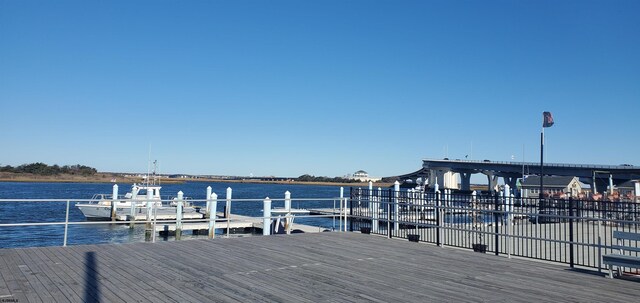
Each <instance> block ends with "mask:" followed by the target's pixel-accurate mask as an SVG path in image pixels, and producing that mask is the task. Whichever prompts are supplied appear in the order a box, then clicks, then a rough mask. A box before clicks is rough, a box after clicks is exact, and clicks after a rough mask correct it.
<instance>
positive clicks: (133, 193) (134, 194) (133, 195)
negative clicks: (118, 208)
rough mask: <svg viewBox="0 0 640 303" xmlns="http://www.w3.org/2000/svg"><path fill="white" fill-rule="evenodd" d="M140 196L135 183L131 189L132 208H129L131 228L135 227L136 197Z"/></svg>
mask: <svg viewBox="0 0 640 303" xmlns="http://www.w3.org/2000/svg"><path fill="white" fill-rule="evenodd" d="M137 197H138V190H137V189H136V188H135V184H134V188H132V189H131V208H130V209H129V210H130V212H129V215H130V218H129V220H131V222H129V228H130V229H133V228H134V227H135V221H136V202H135V201H136V198H137Z"/></svg>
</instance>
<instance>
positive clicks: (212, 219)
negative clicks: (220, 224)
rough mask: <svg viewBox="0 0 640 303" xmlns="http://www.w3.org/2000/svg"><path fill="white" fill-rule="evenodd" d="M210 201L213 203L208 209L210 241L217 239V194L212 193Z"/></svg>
mask: <svg viewBox="0 0 640 303" xmlns="http://www.w3.org/2000/svg"><path fill="white" fill-rule="evenodd" d="M208 199H210V201H211V203H209V206H208V207H207V213H209V239H214V238H215V237H216V208H217V207H218V195H216V193H211V196H210V197H209V198H208Z"/></svg>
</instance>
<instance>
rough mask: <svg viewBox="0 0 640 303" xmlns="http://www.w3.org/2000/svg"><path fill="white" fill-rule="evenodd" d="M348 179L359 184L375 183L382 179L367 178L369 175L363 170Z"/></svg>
mask: <svg viewBox="0 0 640 303" xmlns="http://www.w3.org/2000/svg"><path fill="white" fill-rule="evenodd" d="M348 178H349V179H351V180H359V181H360V182H368V181H371V182H376V181H380V180H382V178H375V177H369V174H368V173H367V172H366V171H364V170H359V171H357V172H355V173H353V175H351V176H350V177H348Z"/></svg>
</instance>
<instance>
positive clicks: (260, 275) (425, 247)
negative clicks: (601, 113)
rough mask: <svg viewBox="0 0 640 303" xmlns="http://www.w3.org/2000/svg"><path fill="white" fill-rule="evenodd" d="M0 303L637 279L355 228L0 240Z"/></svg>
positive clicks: (325, 296) (587, 295) (220, 298)
mask: <svg viewBox="0 0 640 303" xmlns="http://www.w3.org/2000/svg"><path fill="white" fill-rule="evenodd" d="M0 274H1V277H0V300H2V302H21V303H23V302H67V301H71V302H81V301H87V302H443V301H444V302H481V301H491V302H496V301H498V302H538V301H542V302H636V301H637V300H638V296H639V295H640V282H638V280H637V279H635V278H625V279H608V278H606V277H604V275H603V274H600V275H599V274H597V272H595V273H594V272H590V271H586V272H585V271H579V270H570V269H569V267H567V266H563V265H558V264H549V263H545V262H541V261H532V260H526V259H507V258H506V257H502V256H494V255H489V254H481V253H474V252H471V251H467V250H459V249H453V248H442V247H437V246H435V245H432V244H425V243H413V242H409V241H407V240H403V239H387V238H385V237H381V236H376V235H365V234H360V233H335V232H330V233H315V234H296V235H277V236H265V237H246V238H218V239H214V240H187V241H172V242H158V243H130V244H103V245H77V246H69V247H40V248H19V249H0Z"/></svg>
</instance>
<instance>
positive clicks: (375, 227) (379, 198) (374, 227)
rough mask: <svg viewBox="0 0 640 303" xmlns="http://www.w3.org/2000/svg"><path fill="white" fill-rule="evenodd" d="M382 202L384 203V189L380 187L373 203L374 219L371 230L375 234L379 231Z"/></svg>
mask: <svg viewBox="0 0 640 303" xmlns="http://www.w3.org/2000/svg"><path fill="white" fill-rule="evenodd" d="M380 201H382V188H380V187H378V195H377V196H376V201H375V202H374V203H373V210H372V212H373V216H372V217H373V219H372V220H371V230H372V231H373V233H375V234H377V233H378V232H379V231H378V229H379V224H380V222H379V221H378V217H379V215H380Z"/></svg>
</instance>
